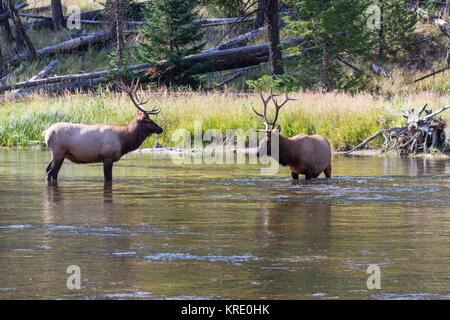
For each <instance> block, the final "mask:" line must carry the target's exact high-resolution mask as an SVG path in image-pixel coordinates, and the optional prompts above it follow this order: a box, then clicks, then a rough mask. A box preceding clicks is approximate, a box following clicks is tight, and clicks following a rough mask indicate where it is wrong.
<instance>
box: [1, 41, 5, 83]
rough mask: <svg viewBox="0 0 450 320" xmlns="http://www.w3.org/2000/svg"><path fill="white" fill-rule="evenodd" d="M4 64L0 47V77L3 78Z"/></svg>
mask: <svg viewBox="0 0 450 320" xmlns="http://www.w3.org/2000/svg"><path fill="white" fill-rule="evenodd" d="M4 70H5V68H4V64H3V52H2V46H1V45H0V77H3V72H4Z"/></svg>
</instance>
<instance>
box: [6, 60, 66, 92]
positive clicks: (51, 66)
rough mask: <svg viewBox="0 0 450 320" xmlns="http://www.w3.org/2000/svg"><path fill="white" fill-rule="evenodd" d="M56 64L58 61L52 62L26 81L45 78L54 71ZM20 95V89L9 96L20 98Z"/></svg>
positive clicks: (21, 90)
mask: <svg viewBox="0 0 450 320" xmlns="http://www.w3.org/2000/svg"><path fill="white" fill-rule="evenodd" d="M58 62H59V60H58V59H55V60H52V61H51V62H50V63H49V64H48V65H47V66H45V68H44V69H42V70H41V71H39V72H38V73H37V74H36V75H35V76H33V77H31V78H30V80H28V81H35V80H38V79H42V78H45V77H47V75H49V74H50V73H51V72H53V70H55V66H56V64H57V63H58ZM22 93H23V89H20V90H18V91H16V92H14V93H13V94H11V96H14V97H15V96H17V97H18V96H21V95H22Z"/></svg>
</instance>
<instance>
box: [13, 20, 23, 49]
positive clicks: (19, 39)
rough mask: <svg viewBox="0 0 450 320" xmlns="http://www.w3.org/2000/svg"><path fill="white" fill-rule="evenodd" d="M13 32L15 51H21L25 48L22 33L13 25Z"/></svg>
mask: <svg viewBox="0 0 450 320" xmlns="http://www.w3.org/2000/svg"><path fill="white" fill-rule="evenodd" d="M14 34H15V35H16V50H17V53H20V52H23V51H24V50H25V42H24V40H23V36H22V33H21V32H20V30H19V28H17V27H16V26H14Z"/></svg>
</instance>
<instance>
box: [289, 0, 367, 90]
mask: <svg viewBox="0 0 450 320" xmlns="http://www.w3.org/2000/svg"><path fill="white" fill-rule="evenodd" d="M292 2H293V5H294V14H295V16H296V18H295V19H291V18H289V17H284V21H285V22H286V33H287V35H288V36H292V37H304V38H306V39H307V41H306V42H305V43H304V44H301V45H297V46H294V47H290V48H286V49H285V52H287V53H291V54H294V55H297V56H298V57H299V59H296V60H293V59H291V60H290V61H289V62H287V63H286V65H287V67H288V68H289V69H291V70H293V71H295V77H296V78H297V83H298V85H299V86H301V87H303V88H310V89H317V88H318V82H319V81H320V79H321V78H322V76H323V74H324V72H328V78H329V88H330V89H337V90H345V88H347V87H348V82H345V81H343V80H344V74H345V70H344V67H343V65H342V64H341V63H340V62H339V61H338V60H337V58H338V57H340V58H345V59H348V60H352V59H354V58H356V57H361V56H367V55H369V52H370V49H371V47H372V42H371V41H370V32H369V29H368V28H367V26H366V24H367V15H366V13H365V12H366V9H367V7H368V5H369V2H368V1H365V0H327V1H325V0H293V1H292ZM325 44H326V46H325ZM324 48H326V52H327V54H328V59H327V61H328V68H327V67H326V65H325V64H324V50H325V49H324Z"/></svg>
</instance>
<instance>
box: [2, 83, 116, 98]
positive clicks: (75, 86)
mask: <svg viewBox="0 0 450 320" xmlns="http://www.w3.org/2000/svg"><path fill="white" fill-rule="evenodd" d="M106 82H108V80H107V79H106V78H97V79H90V80H81V81H74V82H70V83H61V84H54V85H49V86H44V87H33V88H29V89H26V90H23V91H22V92H20V93H19V94H18V93H16V94H9V95H3V96H1V98H3V99H10V98H18V97H25V96H27V95H30V94H32V93H42V94H49V95H51V94H59V93H62V92H72V93H77V92H85V91H89V90H91V89H92V87H93V86H95V85H99V84H102V83H106Z"/></svg>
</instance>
